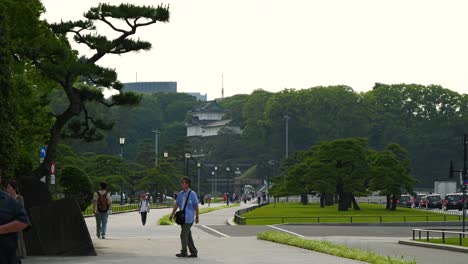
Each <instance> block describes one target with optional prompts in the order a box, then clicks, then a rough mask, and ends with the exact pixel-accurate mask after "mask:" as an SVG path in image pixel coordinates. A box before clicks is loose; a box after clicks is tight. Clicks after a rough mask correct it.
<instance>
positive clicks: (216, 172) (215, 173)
mask: <svg viewBox="0 0 468 264" xmlns="http://www.w3.org/2000/svg"><path fill="white" fill-rule="evenodd" d="M214 183H215V188H214V191H215V192H217V191H218V167H217V166H215V167H214Z"/></svg>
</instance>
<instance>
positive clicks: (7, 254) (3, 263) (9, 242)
mask: <svg viewBox="0 0 468 264" xmlns="http://www.w3.org/2000/svg"><path fill="white" fill-rule="evenodd" d="M17 245H18V244H17V241H16V239H5V240H4V241H0V264H17V263H20V262H19V259H18V257H17V256H16V248H17Z"/></svg>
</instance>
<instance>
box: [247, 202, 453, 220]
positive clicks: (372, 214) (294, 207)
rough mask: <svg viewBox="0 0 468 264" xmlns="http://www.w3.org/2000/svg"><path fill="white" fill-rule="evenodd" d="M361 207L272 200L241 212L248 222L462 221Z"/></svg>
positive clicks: (405, 210)
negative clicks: (352, 207)
mask: <svg viewBox="0 0 468 264" xmlns="http://www.w3.org/2000/svg"><path fill="white" fill-rule="evenodd" d="M359 206H360V207H361V210H360V211H355V210H354V209H349V211H346V212H339V211H338V205H334V206H326V207H325V208H320V205H319V204H317V203H316V204H309V205H302V204H298V203H277V204H276V206H275V205H274V204H269V205H266V206H263V207H260V208H257V209H255V210H252V211H250V212H247V213H245V214H243V215H242V217H245V218H246V224H247V225H270V224H280V223H350V222H352V223H379V222H380V221H382V222H383V223H388V222H425V221H445V220H446V221H459V216H454V215H445V214H439V213H432V212H429V211H425V210H416V209H411V208H400V207H398V208H397V210H396V211H389V210H385V206H383V205H377V204H360V205H359Z"/></svg>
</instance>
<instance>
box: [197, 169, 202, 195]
mask: <svg viewBox="0 0 468 264" xmlns="http://www.w3.org/2000/svg"><path fill="white" fill-rule="evenodd" d="M200 167H201V163H200V162H197V171H198V177H197V193H198V195H201V193H200Z"/></svg>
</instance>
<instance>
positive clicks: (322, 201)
mask: <svg viewBox="0 0 468 264" xmlns="http://www.w3.org/2000/svg"><path fill="white" fill-rule="evenodd" d="M320 208H325V194H324V193H321V194H320Z"/></svg>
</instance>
